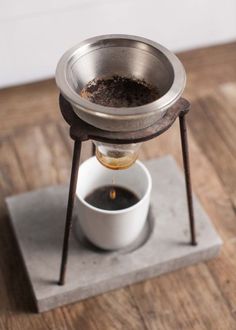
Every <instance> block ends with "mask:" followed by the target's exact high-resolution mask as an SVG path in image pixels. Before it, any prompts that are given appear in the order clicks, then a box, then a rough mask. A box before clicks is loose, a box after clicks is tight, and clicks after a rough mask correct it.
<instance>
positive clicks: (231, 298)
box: [207, 237, 236, 324]
mask: <svg viewBox="0 0 236 330" xmlns="http://www.w3.org/2000/svg"><path fill="white" fill-rule="evenodd" d="M235 254H236V237H235V238H234V239H232V240H229V241H228V242H226V243H225V245H224V249H223V250H222V252H221V255H220V256H219V257H218V258H217V259H213V260H211V261H209V262H208V263H207V265H208V268H209V269H210V271H211V274H212V275H213V277H214V279H215V281H216V283H217V285H218V286H219V288H220V290H221V292H222V295H223V296H224V299H225V300H226V301H227V303H228V305H229V307H230V310H231V312H232V314H233V315H234V317H235V322H236V295H235V292H236V277H235V273H236V258H235ZM235 324H236V323H235Z"/></svg>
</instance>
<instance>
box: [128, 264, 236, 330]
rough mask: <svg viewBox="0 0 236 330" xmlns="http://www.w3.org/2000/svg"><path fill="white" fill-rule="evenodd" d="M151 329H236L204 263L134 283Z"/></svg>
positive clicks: (134, 293) (144, 315)
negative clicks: (141, 282)
mask: <svg viewBox="0 0 236 330" xmlns="http://www.w3.org/2000/svg"><path fill="white" fill-rule="evenodd" d="M130 290H131V292H132V294H133V296H134V297H135V299H136V302H137V303H138V305H139V308H140V310H141V311H142V314H143V317H144V319H145V322H146V323H147V325H148V327H149V329H153V330H154V329H155V330H156V329H181V330H185V329H186V330H188V329H196V330H200V329H201V330H204V329H206V330H209V329H218V330H221V329H232V330H233V329H235V320H234V318H233V317H232V315H231V313H230V312H229V310H228V308H227V304H226V303H225V301H224V299H223V297H222V295H221V292H220V291H219V289H218V287H217V285H216V283H215V282H214V280H213V278H212V276H211V274H210V272H209V271H208V269H207V267H206V266H205V265H204V264H199V265H197V266H195V267H189V268H188V269H183V270H180V271H178V272H175V273H172V274H168V275H165V276H161V277H160V278H156V279H153V280H150V281H147V282H145V283H143V284H137V285H133V286H132V287H130Z"/></svg>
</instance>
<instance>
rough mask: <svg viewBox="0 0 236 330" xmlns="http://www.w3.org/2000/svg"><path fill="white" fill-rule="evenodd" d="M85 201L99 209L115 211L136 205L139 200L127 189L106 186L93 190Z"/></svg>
mask: <svg viewBox="0 0 236 330" xmlns="http://www.w3.org/2000/svg"><path fill="white" fill-rule="evenodd" d="M85 201H86V202H87V203H89V204H90V205H92V206H94V207H97V208H99V209H103V210H110V211H116V210H122V209H126V208H128V207H130V206H132V205H134V204H136V203H137V202H138V201H139V198H138V197H137V195H136V194H135V193H133V192H132V191H131V190H129V189H127V188H123V187H119V186H112V185H107V186H103V187H99V188H97V189H95V190H93V191H92V192H91V193H90V194H88V195H87V196H86V198H85Z"/></svg>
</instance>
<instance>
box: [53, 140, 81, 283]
mask: <svg viewBox="0 0 236 330" xmlns="http://www.w3.org/2000/svg"><path fill="white" fill-rule="evenodd" d="M80 151H81V141H78V140H76V141H75V143H74V153H73V160H72V168H71V177H70V189H69V196H68V204H67V213H66V223H65V231H64V241H63V249H62V257H61V268H60V279H59V283H58V284H59V285H64V283H65V275H66V266H67V259H68V249H69V238H70V231H71V226H72V214H73V207H74V197H75V190H76V184H77V178H78V170H79V160H80Z"/></svg>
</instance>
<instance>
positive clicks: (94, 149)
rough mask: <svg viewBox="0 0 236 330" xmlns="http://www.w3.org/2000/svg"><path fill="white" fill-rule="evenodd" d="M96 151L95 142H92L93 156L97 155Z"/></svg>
mask: <svg viewBox="0 0 236 330" xmlns="http://www.w3.org/2000/svg"><path fill="white" fill-rule="evenodd" d="M95 152H96V147H95V144H94V143H93V142H92V156H95Z"/></svg>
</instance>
